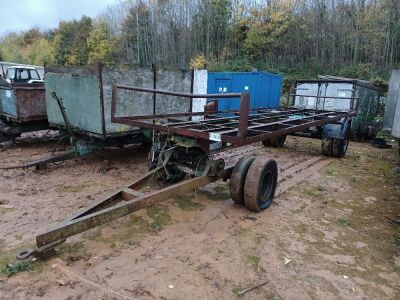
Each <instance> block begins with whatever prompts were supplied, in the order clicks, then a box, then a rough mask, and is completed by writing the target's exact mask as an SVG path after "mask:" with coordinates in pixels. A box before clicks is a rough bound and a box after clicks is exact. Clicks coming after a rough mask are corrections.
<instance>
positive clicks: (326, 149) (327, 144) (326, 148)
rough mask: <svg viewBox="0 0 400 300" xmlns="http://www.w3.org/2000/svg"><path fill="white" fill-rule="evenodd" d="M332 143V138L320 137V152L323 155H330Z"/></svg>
mask: <svg viewBox="0 0 400 300" xmlns="http://www.w3.org/2000/svg"><path fill="white" fill-rule="evenodd" d="M332 145H333V139H331V138H322V140H321V151H322V154H323V155H325V156H332Z"/></svg>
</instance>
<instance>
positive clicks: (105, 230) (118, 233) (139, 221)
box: [83, 214, 151, 250]
mask: <svg viewBox="0 0 400 300" xmlns="http://www.w3.org/2000/svg"><path fill="white" fill-rule="evenodd" d="M114 222H117V224H118V222H120V223H119V224H120V225H118V226H114V229H112V230H110V229H111V228H110V226H108V225H107V224H105V225H102V226H100V227H98V228H97V229H96V230H92V231H90V232H86V233H84V234H83V237H84V238H85V239H86V238H87V239H90V240H92V241H96V242H100V243H107V244H109V246H110V248H111V249H113V250H116V249H117V248H118V246H119V245H121V244H122V243H132V242H134V241H136V240H139V239H141V238H142V237H143V236H146V235H147V234H148V233H149V232H150V231H151V228H150V224H149V222H148V221H146V220H145V219H143V218H142V217H141V216H138V215H135V214H132V215H130V216H128V217H126V219H125V220H117V221H114Z"/></svg>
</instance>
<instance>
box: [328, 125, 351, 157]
mask: <svg viewBox="0 0 400 300" xmlns="http://www.w3.org/2000/svg"><path fill="white" fill-rule="evenodd" d="M349 140H350V131H347V133H346V138H345V139H333V142H332V156H334V157H345V156H346V152H347V148H348V146H349Z"/></svg>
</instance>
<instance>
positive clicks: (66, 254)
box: [56, 242, 90, 262]
mask: <svg viewBox="0 0 400 300" xmlns="http://www.w3.org/2000/svg"><path fill="white" fill-rule="evenodd" d="M56 250H57V252H58V254H59V255H60V256H61V257H62V258H64V259H65V260H66V261H67V262H74V261H79V260H81V259H83V260H88V259H89V258H90V254H89V253H88V252H87V250H86V248H85V246H84V244H83V242H79V243H73V244H70V243H63V244H61V245H60V246H58V247H57V248H56Z"/></svg>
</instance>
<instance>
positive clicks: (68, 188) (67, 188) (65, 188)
mask: <svg viewBox="0 0 400 300" xmlns="http://www.w3.org/2000/svg"><path fill="white" fill-rule="evenodd" d="M97 185H99V183H97V182H93V181H88V182H84V183H81V184H78V185H63V184H60V185H58V186H56V188H55V191H56V192H58V193H78V192H82V191H84V190H85V189H88V188H90V187H93V186H97Z"/></svg>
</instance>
